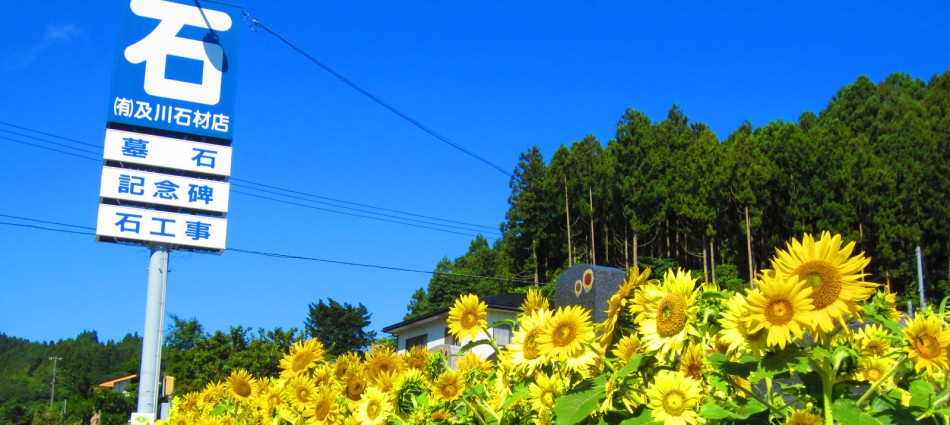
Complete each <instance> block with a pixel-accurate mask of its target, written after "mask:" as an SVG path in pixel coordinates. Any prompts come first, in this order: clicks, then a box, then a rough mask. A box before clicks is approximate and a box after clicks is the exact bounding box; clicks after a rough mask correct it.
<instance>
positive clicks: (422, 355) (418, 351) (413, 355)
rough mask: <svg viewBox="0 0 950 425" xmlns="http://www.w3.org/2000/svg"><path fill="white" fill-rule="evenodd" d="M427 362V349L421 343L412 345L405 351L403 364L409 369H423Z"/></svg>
mask: <svg viewBox="0 0 950 425" xmlns="http://www.w3.org/2000/svg"><path fill="white" fill-rule="evenodd" d="M428 363H429V351H428V350H426V349H425V348H424V347H422V346H421V345H417V346H415V347H412V348H411V349H409V351H407V352H406V353H405V364H406V367H408V368H410V369H419V370H424V369H425V368H426V365H427V364H428Z"/></svg>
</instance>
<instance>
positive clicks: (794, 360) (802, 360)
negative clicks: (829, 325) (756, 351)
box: [749, 345, 811, 382]
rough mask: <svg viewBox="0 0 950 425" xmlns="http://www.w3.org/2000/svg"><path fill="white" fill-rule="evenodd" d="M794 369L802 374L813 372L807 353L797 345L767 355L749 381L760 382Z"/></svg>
mask: <svg viewBox="0 0 950 425" xmlns="http://www.w3.org/2000/svg"><path fill="white" fill-rule="evenodd" d="M792 369H794V370H797V371H799V372H802V373H806V372H808V371H809V370H811V367H810V366H809V365H808V356H807V353H806V352H805V350H802V349H801V348H798V346H795V345H789V346H787V347H785V349H784V350H781V351H773V352H770V353H768V354H766V355H765V357H762V362H761V363H760V364H759V368H758V369H756V370H755V373H753V374H752V376H751V377H749V380H750V381H752V382H758V381H760V380H762V379H765V378H771V377H773V376H775V375H779V374H782V373H786V372H788V371H789V370H792Z"/></svg>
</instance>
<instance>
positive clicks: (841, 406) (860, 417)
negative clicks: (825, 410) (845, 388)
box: [831, 399, 883, 425]
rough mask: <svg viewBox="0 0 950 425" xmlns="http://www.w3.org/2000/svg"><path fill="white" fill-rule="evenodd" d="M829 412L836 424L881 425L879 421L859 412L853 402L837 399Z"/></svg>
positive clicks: (859, 409)
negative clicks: (832, 414)
mask: <svg viewBox="0 0 950 425" xmlns="http://www.w3.org/2000/svg"><path fill="white" fill-rule="evenodd" d="M831 411H832V413H834V416H835V421H837V422H838V423H845V424H854V425H883V423H882V422H881V420H880V419H877V418H875V417H873V416H871V415H869V414H867V413H864V412H862V411H861V408H859V407H858V405H857V403H855V401H854V400H848V399H838V400H835V402H834V404H832V405H831Z"/></svg>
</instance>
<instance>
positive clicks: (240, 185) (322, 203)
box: [231, 183, 500, 235]
mask: <svg viewBox="0 0 950 425" xmlns="http://www.w3.org/2000/svg"><path fill="white" fill-rule="evenodd" d="M231 187H243V188H246V189H250V190H258V191H261V192H264V193H269V194H272V195H277V196H284V197H287V198H291V199H298V200H301V201H306V202H313V203H316V204H321V205H327V206H331V207H336V208H343V209H347V210H352V211H358V212H361V213H366V214H375V215H378V216H382V217H389V218H392V219H397V220H405V221H410V222H415V223H422V224H429V225H434V226H442V227H447V228H450V229H459V230H468V231H474V232H482V231H480V230H477V229H471V228H469V227H461V226H453V225H449V224H441V223H432V222H429V221H425V220H416V219H412V218H406V217H399V216H395V215H390V214H383V213H378V212H373V211H366V210H361V209H359V208H352V207H346V206H342V205H335V204H331V203H328V202H321V201H315V200H312V199H306V198H303V197H299V196H293V195H286V194H283V193H279V192H274V191H270V190H266V189H259V188H256V187H251V186H246V185H242V184H234V183H232V184H231ZM232 192H236V193H241V194H243V195H248V196H258V197H261V198H263V199H270V200H275V199H272V198H267V197H263V196H260V195H255V194H251V193H246V192H239V191H235V190H232ZM295 205H299V204H295ZM322 210H323V211H330V212H337V213H340V214H344V213H342V212H338V211H334V210H328V209H322ZM346 215H353V216H356V217H365V218H370V219H374V217H366V216H362V215H358V214H346ZM399 223H403V222H399ZM405 224H408V223H405ZM480 227H481V226H480ZM427 228H428V227H427ZM482 233H493V234H499V235H500V233H499V232H482Z"/></svg>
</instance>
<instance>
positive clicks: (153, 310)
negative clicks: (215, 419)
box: [137, 243, 168, 413]
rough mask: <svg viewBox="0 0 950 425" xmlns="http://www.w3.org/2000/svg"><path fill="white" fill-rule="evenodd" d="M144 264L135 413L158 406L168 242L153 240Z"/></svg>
mask: <svg viewBox="0 0 950 425" xmlns="http://www.w3.org/2000/svg"><path fill="white" fill-rule="evenodd" d="M149 248H151V251H152V255H151V258H150V260H149V263H148V296H147V298H146V299H145V334H144V335H142V364H141V371H140V373H139V402H138V410H137V411H138V412H147V413H155V411H156V410H155V406H157V405H158V377H159V376H160V374H159V373H158V372H159V370H161V366H162V351H161V346H162V318H163V317H164V316H165V285H166V284H167V282H168V245H165V244H161V243H154V244H151V245H150V246H149Z"/></svg>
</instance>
